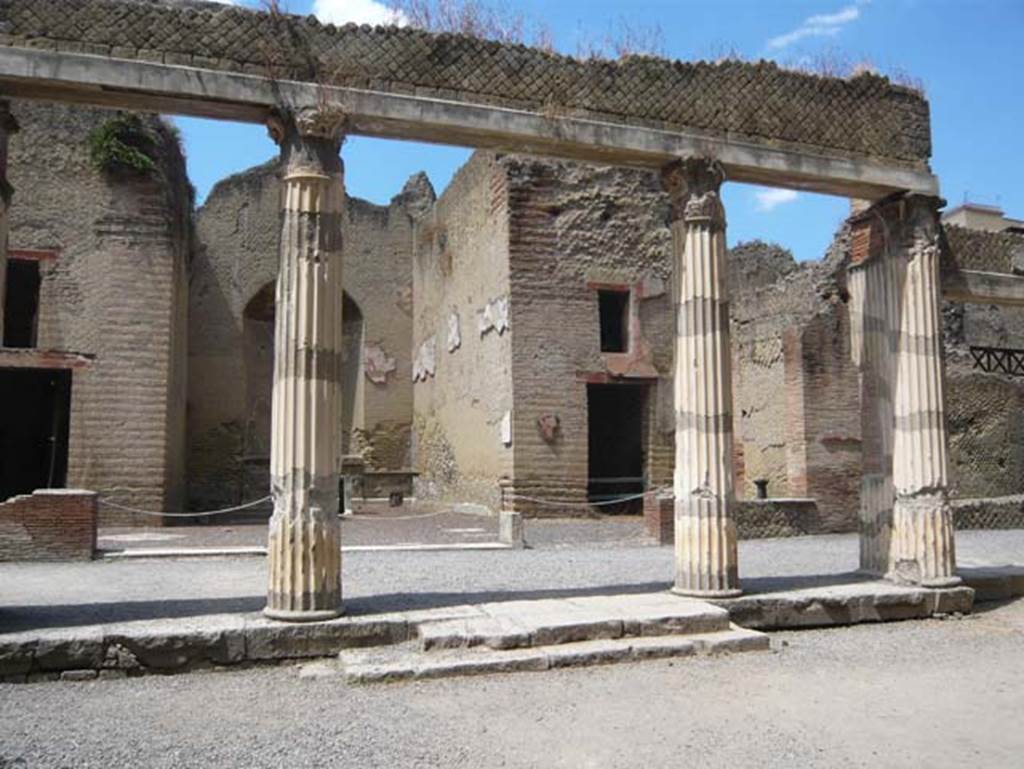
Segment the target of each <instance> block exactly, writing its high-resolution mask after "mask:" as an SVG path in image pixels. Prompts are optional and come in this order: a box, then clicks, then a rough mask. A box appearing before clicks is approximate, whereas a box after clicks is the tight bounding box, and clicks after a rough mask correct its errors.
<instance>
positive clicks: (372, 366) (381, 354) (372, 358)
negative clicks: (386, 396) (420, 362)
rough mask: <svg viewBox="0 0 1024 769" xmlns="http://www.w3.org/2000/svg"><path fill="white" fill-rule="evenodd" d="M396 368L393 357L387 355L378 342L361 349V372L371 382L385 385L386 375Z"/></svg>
mask: <svg viewBox="0 0 1024 769" xmlns="http://www.w3.org/2000/svg"><path fill="white" fill-rule="evenodd" d="M397 367H398V366H397V364H396V363H395V359H394V357H392V356H391V355H388V354H387V351H385V349H384V348H383V346H381V344H380V342H370V343H368V344H367V345H366V347H365V348H364V349H363V370H364V371H365V372H366V378H367V379H369V380H370V381H371V382H374V383H376V384H387V381H388V374H390V373H391V372H392V371H394V370H395V369H396V368H397Z"/></svg>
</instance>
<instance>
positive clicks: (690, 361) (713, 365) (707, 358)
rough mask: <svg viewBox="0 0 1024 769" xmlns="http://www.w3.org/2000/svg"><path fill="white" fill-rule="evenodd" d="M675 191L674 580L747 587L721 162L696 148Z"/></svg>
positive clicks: (706, 590)
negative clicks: (739, 537)
mask: <svg viewBox="0 0 1024 769" xmlns="http://www.w3.org/2000/svg"><path fill="white" fill-rule="evenodd" d="M662 179H663V182H664V185H665V188H666V189H667V190H668V192H669V194H670V195H671V198H672V241H673V255H674V261H673V270H674V277H675V281H674V300H675V303H676V345H675V381H674V387H675V413H676V429H675V442H676V457H675V473H674V477H673V482H674V492H675V565H676V574H675V585H674V587H673V590H674V591H675V592H677V593H681V594H683V595H692V596H718V597H724V596H733V595H738V594H739V593H740V589H739V574H738V559H737V547H736V524H735V521H734V520H733V517H732V515H733V507H734V505H735V490H734V487H733V485H734V480H733V439H732V371H731V359H732V353H731V348H730V340H729V295H728V294H729V283H728V273H727V265H728V263H727V259H726V253H725V211H724V209H723V207H722V202H721V199H720V198H719V188H720V186H721V184H722V181H723V180H724V175H723V173H722V170H721V168H720V166H719V165H718V164H717V163H716V162H714V161H711V160H708V159H705V158H690V159H687V160H683V161H678V162H676V163H673V164H671V165H669V166H667V167H666V168H665V169H664V170H663V173H662Z"/></svg>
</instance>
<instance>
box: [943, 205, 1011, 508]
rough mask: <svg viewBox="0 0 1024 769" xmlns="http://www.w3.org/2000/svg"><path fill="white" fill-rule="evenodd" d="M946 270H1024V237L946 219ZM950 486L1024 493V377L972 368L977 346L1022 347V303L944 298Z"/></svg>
mask: <svg viewBox="0 0 1024 769" xmlns="http://www.w3.org/2000/svg"><path fill="white" fill-rule="evenodd" d="M943 229H944V241H943V245H944V249H943V268H944V270H946V271H948V270H955V269H965V270H981V271H983V272H1002V273H1011V274H1013V273H1017V274H1022V273H1024V236H1022V235H1020V234H1016V233H1012V232H983V231H980V230H971V229H967V228H965V227H957V226H951V225H946V226H945V227H944V228H943ZM943 319H944V329H943V331H944V342H945V351H946V388H947V389H946V399H947V405H946V413H947V420H948V430H949V444H950V445H949V456H950V492H951V494H952V495H953V496H954V497H965V498H979V497H1003V496H1007V495H1014V494H1021V493H1024V379H1021V378H1020V377H1010V376H1007V375H1005V374H1000V373H987V372H984V371H981V370H979V369H976V368H975V367H974V363H973V359H972V358H971V355H970V348H971V347H972V346H981V347H1008V348H1015V349H1022V348H1024V308H1020V307H998V306H995V305H986V304H965V303H963V302H944V303H943Z"/></svg>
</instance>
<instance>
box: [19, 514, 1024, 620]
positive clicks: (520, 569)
mask: <svg viewBox="0 0 1024 769" xmlns="http://www.w3.org/2000/svg"><path fill="white" fill-rule="evenodd" d="M596 524H597V525H599V526H605V525H609V524H606V523H605V522H602V521H598V522H596ZM564 525H565V526H568V527H573V526H575V527H579V528H578V529H575V531H576V532H577V534H576V536H577V537H579V541H578V544H576V545H574V546H572V547H569V546H567V545H566V544H565V542H564V541H563V540H559V541H558V542H556V543H553V544H543V543H542V542H539V541H538V538H537V537H535V536H534V537H531V534H530V529H528V531H527V538H528V539H532V540H533V541H535V542H538V544H537V546H536V549H531V550H501V551H482V552H478V551H445V552H357V553H350V554H346V555H345V557H344V558H343V577H342V579H343V593H344V596H345V602H346V611H347V612H348V613H350V614H367V613H375V612H381V611H402V610H408V609H423V608H436V607H440V606H453V605H459V604H465V603H480V602H483V601H500V600H509V599H513V598H514V599H529V598H543V597H555V596H560V595H565V596H571V595H593V594H615V593H619V594H622V593H630V592H649V591H652V590H660V589H663V588H665V587H667V586H668V585H669V583H670V581H671V579H672V550H671V548H668V547H655V546H650V545H642V544H636V543H624V544H621V545H619V546H614V547H611V546H608V545H607V543H605V542H602V541H600V540H599V539H598V541H596V542H595V541H594V540H593V539H592V538H591V539H588V535H587V534H586V525H585V524H583V523H570V524H564ZM615 525H618V524H615ZM594 536H598V537H599V535H594ZM957 546H958V549H959V550H958V552H959V558H960V561H961V563H963V564H964V565H977V564H992V565H1004V564H1010V563H1017V564H1024V530H1013V531H967V532H960V533H958V535H957ZM856 568H857V537H856V536H855V535H834V536H818V537H800V538H793V539H776V540H750V541H745V542H741V543H740V574H741V578H743V579H745V580H747V582H748V587H755V586H759V587H761V588H762V589H764V588H766V587H767V586H771V587H772V589H781V588H786V587H791V586H793V583H794V578H796V577H801V578H806V577H819V578H821V579H824V580H828V579H831V578H833V577H834V575H841V574H844V573H848V572H850V571H853V570H855V569H856ZM265 574H266V561H265V559H264V558H259V557H249V558H194V559H169V560H163V559H161V560H145V559H142V560H131V561H116V562H107V561H96V562H83V563H53V564H49V563H7V564H0V632H4V631H15V630H27V629H32V628H44V627H74V626H79V625H86V624H97V623H104V622H116V621H122V620H131V619H159V618H178V617H196V616H203V615H208V614H221V613H231V612H250V611H259V610H260V609H261V608H262V607H263V605H264V594H265V589H266V587H265Z"/></svg>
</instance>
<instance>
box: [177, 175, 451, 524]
mask: <svg viewBox="0 0 1024 769" xmlns="http://www.w3.org/2000/svg"><path fill="white" fill-rule="evenodd" d="M279 194H280V188H279V180H278V174H277V163H276V161H271V162H269V163H266V164H264V165H261V166H257V167H255V168H252V169H250V170H248V171H245V172H243V173H241V174H238V175H236V176H232V177H230V178H228V179H225V180H223V181H221V182H220V183H218V184H217V185H216V187H214V189H213V190H212V191H211V193H210V195H209V197H208V198H207V200H206V202H205V203H204V204H203V206H202V207H201V208H200V209H199V212H198V214H197V231H198V241H199V248H198V252H197V256H196V259H195V262H194V265H193V270H192V283H191V288H190V298H189V300H190V333H189V361H190V363H189V387H188V398H189V424H188V476H189V504H190V506H191V507H190V509H197V510H198V509H206V508H210V507H218V506H224V505H232V504H238V503H240V502H247V501H251V500H253V499H258V498H260V497H262V496H264V495H266V494H267V491H268V489H269V477H268V474H267V473H268V461H269V460H268V457H269V452H270V392H271V386H272V364H273V327H274V322H273V317H274V283H275V280H276V277H277V268H278V260H279V256H278V243H279V238H280V230H279V228H280V213H279ZM432 201H433V190H432V189H431V188H430V186H429V182H427V181H426V179H425V177H422V176H417V177H414V178H413V179H411V180H410V183H409V184H408V185H406V189H405V190H404V191H403V192H402V193H401V194H400V195H398V196H396V197H395V198H394V199H393V200H392V201H391V204H390V205H389V206H376V205H373V204H370V203H367V202H366V201H363V200H359V199H357V198H349V199H348V203H347V213H346V217H345V220H344V223H343V227H344V239H343V242H344V246H343V259H344V279H343V280H344V286H345V295H346V296H345V308H344V312H345V318H344V327H345V335H346V340H347V342H346V347H345V350H344V351H343V355H344V356H345V364H346V365H345V377H344V382H343V411H342V413H343V424H342V429H343V431H344V435H345V442H344V445H345V450H346V452H347V453H358V454H361V455H362V456H363V457H364V459H365V461H366V463H367V466H368V467H369V468H370V469H380V470H397V469H402V468H407V467H409V466H410V464H411V458H410V455H409V453H410V438H411V436H410V433H411V424H412V368H411V366H412V363H411V356H410V350H411V347H412V242H413V234H412V232H413V231H412V226H413V225H412V221H413V220H412V216H413V215H414V214H416V213H417V212H419V211H421V210H422V209H424V208H426V207H429V205H430V204H431V203H432Z"/></svg>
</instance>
